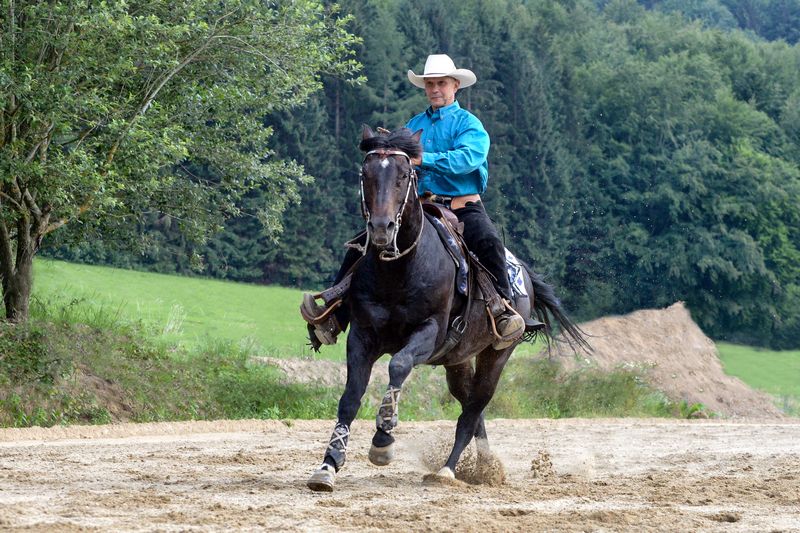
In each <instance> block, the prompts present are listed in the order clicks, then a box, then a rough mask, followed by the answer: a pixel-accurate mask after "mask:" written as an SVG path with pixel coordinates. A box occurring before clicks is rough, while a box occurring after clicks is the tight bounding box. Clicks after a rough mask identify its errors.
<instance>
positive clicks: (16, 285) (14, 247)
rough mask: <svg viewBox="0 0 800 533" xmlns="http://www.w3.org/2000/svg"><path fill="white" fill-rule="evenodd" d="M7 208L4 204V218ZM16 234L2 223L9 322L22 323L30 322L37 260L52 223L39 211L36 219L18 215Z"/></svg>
mask: <svg viewBox="0 0 800 533" xmlns="http://www.w3.org/2000/svg"><path fill="white" fill-rule="evenodd" d="M6 207H7V206H6V205H4V204H2V203H0V215H2V214H3V213H2V210H3V209H4V208H6ZM14 214H15V216H16V218H17V220H16V224H15V226H16V230H17V231H16V233H15V234H13V235H12V234H11V233H10V232H9V230H8V226H7V225H6V223H5V221H3V220H0V278H2V281H3V304H4V305H5V311H6V316H5V320H7V321H9V322H15V323H21V322H26V321H27V320H28V311H29V308H30V298H31V288H32V286H33V258H34V256H35V255H36V252H37V251H38V250H39V243H41V240H42V237H43V236H44V234H45V232H46V228H47V223H48V220H49V218H50V217H49V215H48V214H42V212H41V211H40V210H39V209H38V207H37V208H36V209H35V212H34V213H33V216H30V215H31V213H30V212H25V211H24V210H23V211H22V212H20V211H19V210H18V211H16V212H15V213H14Z"/></svg>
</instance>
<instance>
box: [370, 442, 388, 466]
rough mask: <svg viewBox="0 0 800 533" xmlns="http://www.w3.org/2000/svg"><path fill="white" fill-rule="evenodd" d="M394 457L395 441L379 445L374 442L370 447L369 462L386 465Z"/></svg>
mask: <svg viewBox="0 0 800 533" xmlns="http://www.w3.org/2000/svg"><path fill="white" fill-rule="evenodd" d="M393 459H394V443H392V444H389V445H388V446H383V447H378V446H375V445H374V444H373V445H372V447H371V448H370V449H369V462H370V463H372V464H374V465H375V466H386V465H388V464H389V463H391V462H392V460H393Z"/></svg>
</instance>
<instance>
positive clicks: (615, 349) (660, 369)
mask: <svg viewBox="0 0 800 533" xmlns="http://www.w3.org/2000/svg"><path fill="white" fill-rule="evenodd" d="M580 327H581V329H583V331H585V332H586V333H588V334H589V335H590V336H591V338H590V344H591V345H592V347H593V348H594V353H593V354H591V355H588V356H587V355H585V354H582V355H575V354H574V353H573V352H572V351H568V350H567V349H565V348H564V346H566V345H564V346H561V345H560V348H559V349H556V350H554V351H553V353H554V354H556V355H557V356H558V358H559V360H560V361H561V362H562V363H563V364H564V367H565V368H566V369H567V370H577V369H580V368H583V367H587V366H595V367H599V368H602V369H605V370H613V369H618V368H628V369H638V370H641V371H642V373H643V375H644V376H645V377H646V379H647V380H648V382H649V383H650V384H652V385H653V386H654V387H656V388H657V389H659V390H661V391H663V392H664V393H665V394H666V395H667V396H669V397H670V398H671V399H673V400H675V401H681V400H685V401H686V402H688V403H689V404H694V403H702V404H703V405H705V406H706V408H707V409H708V410H709V411H711V412H713V413H716V414H719V415H721V416H724V417H731V418H738V417H758V418H765V417H766V418H781V417H783V416H784V415H783V414H782V413H781V412H780V411H779V410H778V409H777V408H776V407H775V405H774V404H773V400H772V399H771V398H770V397H769V396H768V395H767V394H764V393H761V392H758V391H755V390H753V389H751V388H750V387H748V386H747V385H746V384H744V383H743V382H742V381H741V380H739V379H738V378H735V377H732V376H728V375H726V374H725V372H724V371H723V370H722V364H721V363H720V360H719V352H717V348H716V346H715V345H714V342H713V341H712V340H711V339H709V338H708V337H706V336H705V334H703V332H702V331H701V330H700V328H699V327H698V325H697V324H695V322H694V321H693V320H692V317H691V315H690V314H689V311H688V309H686V306H684V304H683V302H678V303H675V304H673V305H671V306H669V307H668V308H666V309H648V310H643V311H636V312H633V313H631V314H629V315H625V316H613V317H604V318H599V319H597V320H593V321H591V322H587V323H585V324H581V325H580Z"/></svg>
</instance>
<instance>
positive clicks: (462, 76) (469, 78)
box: [408, 68, 478, 89]
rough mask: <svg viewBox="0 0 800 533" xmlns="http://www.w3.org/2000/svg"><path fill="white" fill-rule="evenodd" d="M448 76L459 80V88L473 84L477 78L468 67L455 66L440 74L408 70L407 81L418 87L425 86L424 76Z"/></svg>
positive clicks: (422, 87)
mask: <svg viewBox="0 0 800 533" xmlns="http://www.w3.org/2000/svg"><path fill="white" fill-rule="evenodd" d="M445 76H447V77H450V78H455V79H457V80H458V81H460V82H461V85H460V87H459V89H463V88H465V87H469V86H470V85H474V84H475V82H476V81H478V78H477V77H475V74H474V73H473V72H472V71H471V70H468V69H465V68H457V69H456V70H454V71H452V72H443V73H441V74H438V73H437V74H420V75H417V74H414V72H413V71H411V70H409V71H408V81H410V82H411V83H413V84H414V85H416V86H417V87H419V88H420V89H424V88H425V78H443V77H445Z"/></svg>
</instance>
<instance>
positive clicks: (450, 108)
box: [425, 100, 461, 120]
mask: <svg viewBox="0 0 800 533" xmlns="http://www.w3.org/2000/svg"><path fill="white" fill-rule="evenodd" d="M459 109H461V106H460V105H459V104H458V100H454V101H453V103H452V104H450V105H446V106H444V107H440V108H439V109H437V110H436V111H434V110H433V108H432V107H430V106H428V109H426V110H425V112H426V113H427V114H428V117H430V119H431V120H441V119H443V118H447V116H448V115H452V114H453V113H455V112H456V111H458V110H459Z"/></svg>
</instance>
